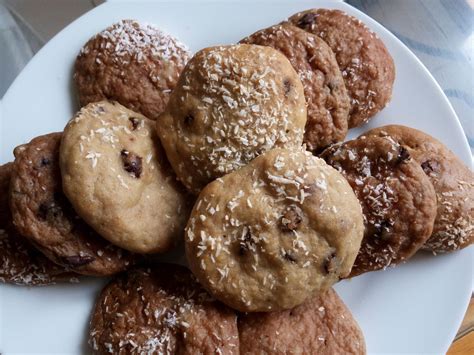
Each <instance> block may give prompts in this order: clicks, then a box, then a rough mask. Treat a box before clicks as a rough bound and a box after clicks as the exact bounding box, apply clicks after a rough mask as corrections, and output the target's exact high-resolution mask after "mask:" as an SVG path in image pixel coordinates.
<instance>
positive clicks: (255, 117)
mask: <svg viewBox="0 0 474 355" xmlns="http://www.w3.org/2000/svg"><path fill="white" fill-rule="evenodd" d="M305 123H306V104H305V98H304V91H303V86H302V84H301V81H300V79H299V77H298V74H297V73H296V72H295V70H294V69H293V67H292V66H291V64H290V62H289V61H288V59H286V57H285V56H284V55H283V54H281V53H280V52H278V51H276V50H274V49H273V48H270V47H263V46H255V45H248V44H240V45H233V46H223V47H211V48H206V49H203V50H201V51H200V52H198V53H197V54H196V55H195V56H194V57H193V58H192V59H191V60H190V61H189V63H188V65H187V66H186V68H185V69H184V71H183V73H182V75H181V77H180V79H179V82H178V85H177V87H176V89H175V90H174V91H173V93H172V94H171V97H170V101H169V103H168V106H167V107H166V110H165V112H164V113H163V114H162V115H161V116H160V117H159V119H158V120H157V125H156V127H157V130H158V135H159V136H160V139H161V142H162V144H163V147H164V148H165V150H166V155H167V156H168V159H169V161H170V163H171V165H172V166H173V169H174V171H175V172H176V175H177V176H178V179H180V180H181V181H182V182H183V184H184V185H185V186H186V187H187V188H188V189H189V190H191V191H192V192H193V193H196V194H197V193H199V191H200V190H201V189H202V188H203V187H204V186H205V185H206V184H207V183H209V182H210V181H212V180H214V179H215V178H218V177H219V176H222V175H224V174H228V173H230V172H232V171H234V170H236V169H238V168H240V167H242V166H244V165H246V164H247V163H248V162H249V161H251V160H252V159H254V158H255V157H256V156H258V155H259V154H261V153H263V152H264V151H267V150H269V149H272V148H273V147H288V146H292V147H293V146H299V145H301V144H302V140H303V134H304V127H305Z"/></svg>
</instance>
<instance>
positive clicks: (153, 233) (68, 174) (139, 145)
mask: <svg viewBox="0 0 474 355" xmlns="http://www.w3.org/2000/svg"><path fill="white" fill-rule="evenodd" d="M60 166H61V173H62V181H63V190H64V193H65V194H66V196H67V197H68V199H69V200H70V201H71V203H72V205H73V206H74V209H75V210H76V211H77V213H78V214H79V215H80V216H81V217H82V218H83V219H84V220H85V221H86V222H87V223H88V224H89V225H90V226H92V227H93V228H94V229H95V230H96V231H97V232H98V233H99V234H100V235H102V236H103V237H104V238H106V239H108V240H109V241H110V242H111V243H113V244H116V245H118V246H120V247H122V248H124V249H127V250H130V251H133V252H137V253H157V252H163V251H165V250H168V249H170V248H171V247H172V246H174V245H175V244H176V243H177V242H178V241H179V240H181V238H182V236H183V233H184V226H185V225H186V221H187V218H188V215H189V210H190V207H188V206H189V199H188V196H187V194H186V193H185V191H184V188H183V187H182V186H181V185H180V184H179V183H178V182H177V181H176V177H175V175H174V174H173V171H172V170H171V168H170V166H169V164H168V162H167V160H166V157H165V154H164V152H163V150H162V148H161V145H160V142H159V139H158V137H157V136H156V133H155V127H154V122H153V121H151V120H149V119H147V118H146V117H144V116H142V115H140V114H138V113H135V112H133V111H131V110H128V109H127V108H125V107H123V106H122V105H120V104H118V103H110V102H99V103H94V104H90V105H88V106H86V107H84V108H82V109H81V111H79V112H78V113H77V114H76V116H75V117H74V118H73V119H72V120H71V121H70V122H69V123H68V125H67V126H66V128H65V129H64V133H63V137H62V141H61V148H60Z"/></svg>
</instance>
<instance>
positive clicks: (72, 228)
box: [10, 133, 134, 276]
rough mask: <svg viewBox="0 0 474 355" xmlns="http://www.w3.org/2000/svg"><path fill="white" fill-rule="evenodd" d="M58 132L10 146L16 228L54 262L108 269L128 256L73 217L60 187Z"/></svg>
mask: <svg viewBox="0 0 474 355" xmlns="http://www.w3.org/2000/svg"><path fill="white" fill-rule="evenodd" d="M60 142H61V133H51V134H47V135H44V136H40V137H37V138H34V139H33V140H32V141H31V142H30V143H28V144H24V145H20V146H18V147H17V148H15V151H14V154H15V162H14V164H13V168H12V176H11V184H10V205H11V212H12V216H13V223H14V224H15V227H16V229H17V230H18V231H19V232H20V233H21V234H22V235H24V236H25V237H26V238H28V239H29V240H30V241H31V242H32V243H34V244H35V246H36V247H37V248H38V249H39V250H40V251H41V252H43V253H44V254H45V255H46V256H47V257H48V258H50V259H51V260H52V261H54V262H55V263H56V264H59V265H62V266H63V267H65V268H68V269H70V270H73V271H75V272H77V273H80V274H84V275H95V276H102V275H112V274H115V273H117V272H120V271H123V270H125V269H126V268H127V267H128V266H129V265H130V264H131V263H133V261H134V256H133V255H131V254H130V253H128V252H126V251H125V250H122V249H120V248H118V247H116V246H114V245H112V244H110V243H109V242H108V241H106V240H105V239H103V238H102V237H101V236H100V235H98V234H97V233H96V232H94V230H93V229H92V228H90V227H89V226H88V225H86V223H84V221H83V220H82V219H81V218H79V216H78V215H77V213H76V212H75V211H74V209H73V208H72V206H71V204H70V203H69V201H68V200H67V199H66V197H65V196H64V194H63V192H62V184H61V172H60V170H59V145H60Z"/></svg>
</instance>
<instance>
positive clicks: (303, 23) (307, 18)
mask: <svg viewBox="0 0 474 355" xmlns="http://www.w3.org/2000/svg"><path fill="white" fill-rule="evenodd" d="M316 17H317V15H316V14H312V13H307V14H305V15H303V17H302V18H300V19H299V21H298V23H297V26H298V27H300V28H307V27H310V26H311V25H312V24H314V23H316Z"/></svg>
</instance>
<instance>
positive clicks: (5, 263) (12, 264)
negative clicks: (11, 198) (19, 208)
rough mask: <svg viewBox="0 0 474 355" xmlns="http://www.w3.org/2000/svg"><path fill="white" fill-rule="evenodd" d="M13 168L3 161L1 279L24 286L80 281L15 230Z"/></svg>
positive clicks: (0, 184)
mask: <svg viewBox="0 0 474 355" xmlns="http://www.w3.org/2000/svg"><path fill="white" fill-rule="evenodd" d="M12 168H13V164H12V163H7V164H4V165H0V282H6V283H12V284H16V285H24V286H41V285H49V284H54V283H56V282H61V281H70V282H78V279H77V278H76V277H75V276H74V274H73V273H72V272H69V271H67V270H65V269H64V268H62V267H60V266H58V265H56V264H54V263H53V262H51V261H49V260H48V259H47V258H46V257H44V256H43V255H42V254H41V253H39V252H38V251H37V250H36V249H34V248H33V247H32V246H31V245H30V244H29V243H28V241H27V240H25V239H24V238H23V237H22V236H20V235H19V234H18V233H17V232H16V231H15V230H14V228H13V226H12V223H11V214H10V209H9V207H8V204H9V203H8V190H9V186H10V176H11V171H12Z"/></svg>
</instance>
